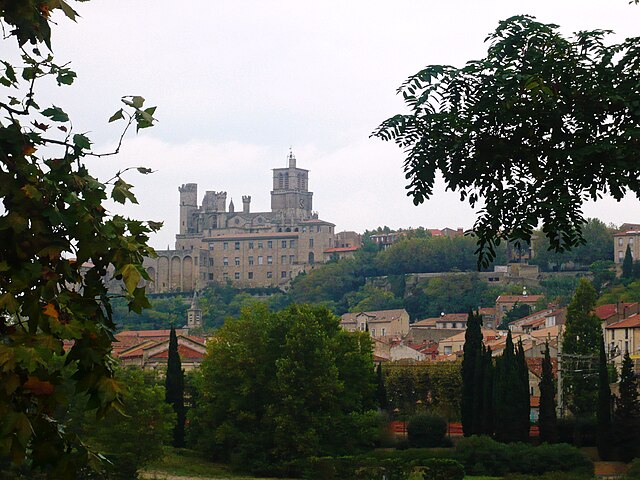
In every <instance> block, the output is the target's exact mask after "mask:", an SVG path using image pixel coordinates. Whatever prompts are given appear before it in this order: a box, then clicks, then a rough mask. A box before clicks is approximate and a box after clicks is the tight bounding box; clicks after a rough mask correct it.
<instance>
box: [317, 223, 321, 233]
mask: <svg viewBox="0 0 640 480" xmlns="http://www.w3.org/2000/svg"><path fill="white" fill-rule="evenodd" d="M316 232H318V233H320V225H318V226H317V227H316Z"/></svg>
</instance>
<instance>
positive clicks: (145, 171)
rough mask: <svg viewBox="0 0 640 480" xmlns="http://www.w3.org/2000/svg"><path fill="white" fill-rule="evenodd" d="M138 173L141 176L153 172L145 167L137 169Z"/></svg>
mask: <svg viewBox="0 0 640 480" xmlns="http://www.w3.org/2000/svg"><path fill="white" fill-rule="evenodd" d="M137 170H138V172H139V173H141V174H143V175H148V174H149V173H153V170H151V169H150V168H147V167H138V169H137Z"/></svg>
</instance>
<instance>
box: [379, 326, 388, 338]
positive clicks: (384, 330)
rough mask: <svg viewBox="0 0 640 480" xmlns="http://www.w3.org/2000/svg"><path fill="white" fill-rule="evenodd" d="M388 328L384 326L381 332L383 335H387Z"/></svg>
mask: <svg viewBox="0 0 640 480" xmlns="http://www.w3.org/2000/svg"><path fill="white" fill-rule="evenodd" d="M386 330H387V329H386V328H382V332H380V335H382V336H383V337H384V336H385V335H386V333H387V331H386Z"/></svg>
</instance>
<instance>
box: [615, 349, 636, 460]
mask: <svg viewBox="0 0 640 480" xmlns="http://www.w3.org/2000/svg"><path fill="white" fill-rule="evenodd" d="M619 385H620V396H619V397H618V399H617V401H616V411H615V435H616V443H617V444H618V454H619V456H620V458H621V460H623V461H625V462H629V461H631V460H632V459H634V458H635V457H637V456H638V454H639V448H638V447H639V445H638V444H639V443H640V432H639V429H640V401H638V379H637V378H636V375H635V372H634V368H633V361H632V360H631V357H630V356H629V352H626V353H625V354H624V359H623V360H622V370H621V372H620V384H619Z"/></svg>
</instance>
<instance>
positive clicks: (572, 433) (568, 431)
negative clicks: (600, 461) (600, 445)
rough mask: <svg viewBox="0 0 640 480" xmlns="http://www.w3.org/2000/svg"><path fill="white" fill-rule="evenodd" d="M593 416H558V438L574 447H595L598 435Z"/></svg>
mask: <svg viewBox="0 0 640 480" xmlns="http://www.w3.org/2000/svg"><path fill="white" fill-rule="evenodd" d="M597 432H598V426H597V423H596V419H595V418H575V417H568V418H559V419H558V440H559V441H560V442H561V443H570V444H571V445H575V446H576V447H595V446H596V443H597V442H596V440H597V437H598V433H597Z"/></svg>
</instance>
